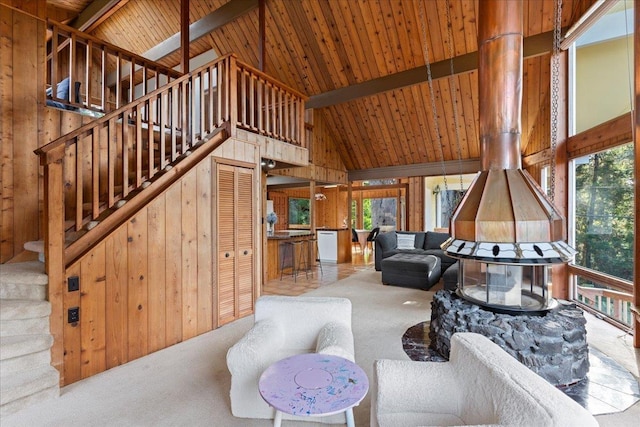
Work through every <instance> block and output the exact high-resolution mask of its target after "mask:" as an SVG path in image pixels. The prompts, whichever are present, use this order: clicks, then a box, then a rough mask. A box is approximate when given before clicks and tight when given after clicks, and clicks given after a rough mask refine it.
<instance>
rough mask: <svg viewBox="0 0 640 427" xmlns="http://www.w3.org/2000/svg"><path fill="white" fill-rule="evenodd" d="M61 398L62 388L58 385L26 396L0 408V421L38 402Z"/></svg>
mask: <svg viewBox="0 0 640 427" xmlns="http://www.w3.org/2000/svg"><path fill="white" fill-rule="evenodd" d="M58 396H60V387H59V386H58V384H56V385H54V386H51V387H48V388H45V389H43V390H40V391H38V392H36V393H34V394H31V395H29V396H25V397H23V398H20V399H16V400H13V401H11V402H8V403H6V404H4V405H2V406H0V419H1V418H3V417H6V416H8V415H10V414H13V413H14V412H17V411H19V410H21V409H23V408H27V407H29V406H31V405H34V404H36V403H38V402H42V401H44V400H48V399H53V398H56V397H58Z"/></svg>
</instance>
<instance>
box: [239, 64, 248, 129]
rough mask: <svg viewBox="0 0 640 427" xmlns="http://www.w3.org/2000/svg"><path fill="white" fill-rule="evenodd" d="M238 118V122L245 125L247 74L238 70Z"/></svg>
mask: <svg viewBox="0 0 640 427" xmlns="http://www.w3.org/2000/svg"><path fill="white" fill-rule="evenodd" d="M239 75H240V105H239V107H240V117H238V120H240V122H241V123H242V125H243V126H246V125H247V72H246V70H240V73H239Z"/></svg>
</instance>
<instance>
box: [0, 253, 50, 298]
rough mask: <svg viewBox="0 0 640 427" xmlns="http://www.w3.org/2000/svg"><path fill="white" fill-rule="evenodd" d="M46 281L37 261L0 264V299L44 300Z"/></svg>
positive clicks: (46, 277) (42, 268)
mask: <svg viewBox="0 0 640 427" xmlns="http://www.w3.org/2000/svg"><path fill="white" fill-rule="evenodd" d="M48 282H49V278H48V276H47V275H46V274H45V271H44V264H43V263H41V262H39V261H27V262H18V263H10V264H0V299H11V300H15V299H19V300H37V301H40V300H45V299H46V296H47V283H48Z"/></svg>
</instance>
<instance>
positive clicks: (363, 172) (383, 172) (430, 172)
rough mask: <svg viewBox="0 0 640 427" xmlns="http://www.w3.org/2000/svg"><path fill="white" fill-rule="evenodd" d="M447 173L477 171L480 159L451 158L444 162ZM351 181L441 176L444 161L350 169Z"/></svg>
mask: <svg viewBox="0 0 640 427" xmlns="http://www.w3.org/2000/svg"><path fill="white" fill-rule="evenodd" d="M444 169H445V171H447V172H446V173H447V175H458V174H468V173H476V172H478V171H479V170H480V159H468V160H462V161H457V160H451V161H447V162H444ZM348 174H349V175H348V177H349V181H364V180H367V179H383V178H404V177H410V176H439V175H442V163H441V162H432V163H417V164H413V165H403V166H389V167H385V168H375V169H359V170H350V171H348Z"/></svg>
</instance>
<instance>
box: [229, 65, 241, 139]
mask: <svg viewBox="0 0 640 427" xmlns="http://www.w3.org/2000/svg"><path fill="white" fill-rule="evenodd" d="M229 59H230V62H229V73H228V76H229V81H228V90H227V96H226V102H227V114H229V122H230V123H231V129H230V135H229V136H230V137H232V138H235V137H236V134H237V127H238V108H237V106H238V90H237V89H238V64H237V62H236V59H235V57H233V56H231V57H229Z"/></svg>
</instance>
